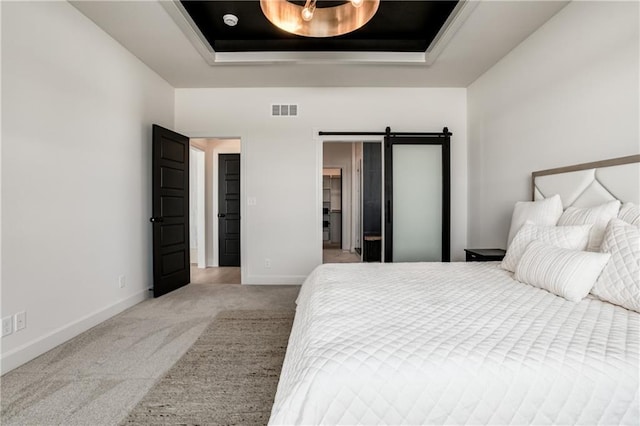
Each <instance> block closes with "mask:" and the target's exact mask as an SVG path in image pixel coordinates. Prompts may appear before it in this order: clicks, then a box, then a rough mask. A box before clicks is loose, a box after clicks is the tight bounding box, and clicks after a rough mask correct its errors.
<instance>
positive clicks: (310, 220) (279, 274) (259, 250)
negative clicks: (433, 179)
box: [175, 88, 467, 284]
mask: <svg viewBox="0 0 640 426" xmlns="http://www.w3.org/2000/svg"><path fill="white" fill-rule="evenodd" d="M273 103H284V104H288V103H296V104H299V116H298V117H295V118H292V117H271V116H270V111H271V104H273ZM466 111H467V105H466V89H455V88H435V89H425V88H414V89H406V88H242V89H176V109H175V113H176V130H177V131H178V132H180V133H183V134H186V135H188V136H190V137H213V136H219V137H240V138H241V139H242V167H243V170H244V173H243V189H244V194H245V195H244V198H245V200H246V199H247V197H255V199H256V205H255V206H247V205H246V202H245V203H244V205H243V209H244V210H243V215H242V219H243V236H244V238H243V241H242V242H243V265H244V268H246V270H244V275H243V282H244V283H247V284H249V283H258V284H269V283H281V284H285V283H300V282H302V280H303V279H304V278H305V277H306V276H307V274H309V272H310V271H311V270H312V269H313V268H314V267H316V266H317V265H319V264H320V263H321V261H322V232H321V228H320V227H319V225H318V224H319V223H320V220H321V215H320V213H321V211H320V207H321V206H320V204H319V200H320V199H321V198H320V197H321V192H320V168H321V166H322V146H321V140H319V139H317V138H316V137H315V136H314V135H317V133H315V132H317V131H318V130H334V131H340V130H342V131H384V129H385V127H386V126H391V128H392V129H393V130H396V131H440V130H442V127H443V126H448V127H449V128H450V129H451V131H452V132H453V133H454V135H453V137H452V142H451V144H452V188H451V191H452V211H453V213H452V227H451V232H452V255H453V259H457V260H461V259H462V258H463V249H464V247H465V246H466V240H467V235H466V224H467V128H466V123H467V117H466ZM266 258H268V259H270V260H271V267H270V268H268V267H266V266H265V259H266Z"/></svg>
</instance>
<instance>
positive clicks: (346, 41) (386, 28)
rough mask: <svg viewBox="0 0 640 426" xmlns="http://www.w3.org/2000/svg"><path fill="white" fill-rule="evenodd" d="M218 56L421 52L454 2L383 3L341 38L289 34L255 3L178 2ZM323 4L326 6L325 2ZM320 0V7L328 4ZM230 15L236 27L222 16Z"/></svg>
mask: <svg viewBox="0 0 640 426" xmlns="http://www.w3.org/2000/svg"><path fill="white" fill-rule="evenodd" d="M181 3H182V5H183V6H184V8H185V9H186V11H187V12H188V13H189V15H190V16H191V18H192V19H193V21H194V22H195V23H196V25H197V26H198V28H199V29H200V31H201V32H202V34H203V35H204V36H205V38H206V39H207V41H208V42H209V44H210V45H211V46H212V47H213V49H214V50H215V51H216V52H299V51H303V52H304V51H309V52H322V51H324V52H424V51H426V50H427V47H429V45H430V44H431V42H432V41H433V39H434V38H435V36H436V35H437V34H438V31H440V28H441V27H442V26H443V25H444V23H445V22H446V20H447V18H448V17H449V15H450V14H451V12H452V11H453V9H454V8H455V6H456V4H457V3H458V0H433V1H412V0H409V1H401V0H387V1H385V0H381V2H380V7H379V8H378V12H377V13H376V14H375V16H374V17H373V18H372V19H371V21H369V22H368V23H367V24H366V25H365V26H364V27H362V28H360V29H358V30H356V31H354V32H352V33H349V34H345V35H343V36H339V37H331V38H309V37H301V36H297V35H294V34H289V33H287V32H285V31H282V30H281V29H279V28H277V27H276V26H275V25H273V24H272V23H271V22H269V20H267V18H266V17H265V16H264V15H263V13H262V9H261V8H260V1H259V0H251V1H249V0H240V1H225V0H221V1H218V0H210V1H202V0H195V1H192V0H181ZM323 3H324V4H323ZM327 3H335V1H333V2H323V1H318V7H323V6H327ZM227 13H231V14H234V15H236V16H237V17H238V25H236V26H235V27H229V26H227V25H225V24H224V22H223V21H222V16H223V15H225V14H227Z"/></svg>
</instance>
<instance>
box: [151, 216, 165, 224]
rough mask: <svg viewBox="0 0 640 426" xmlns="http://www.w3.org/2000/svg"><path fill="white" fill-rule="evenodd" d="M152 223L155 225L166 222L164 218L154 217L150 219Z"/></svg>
mask: <svg viewBox="0 0 640 426" xmlns="http://www.w3.org/2000/svg"><path fill="white" fill-rule="evenodd" d="M149 221H150V222H153V223H161V222H164V218H163V217H152V218H150V219H149Z"/></svg>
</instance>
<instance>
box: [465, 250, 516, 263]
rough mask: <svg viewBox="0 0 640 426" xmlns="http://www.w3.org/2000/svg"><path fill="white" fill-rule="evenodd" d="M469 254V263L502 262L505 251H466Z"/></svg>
mask: <svg viewBox="0 0 640 426" xmlns="http://www.w3.org/2000/svg"><path fill="white" fill-rule="evenodd" d="M464 251H465V252H466V253H467V262H491V261H496V260H502V258H504V254H505V253H506V251H505V250H502V249H464Z"/></svg>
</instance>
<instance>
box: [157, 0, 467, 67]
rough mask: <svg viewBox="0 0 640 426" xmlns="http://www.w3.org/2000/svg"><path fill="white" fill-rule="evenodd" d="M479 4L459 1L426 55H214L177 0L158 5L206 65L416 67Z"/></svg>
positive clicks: (429, 60) (436, 53) (436, 52)
mask: <svg viewBox="0 0 640 426" xmlns="http://www.w3.org/2000/svg"><path fill="white" fill-rule="evenodd" d="M478 3H479V1H475V0H461V1H460V2H459V3H458V4H457V5H456V7H455V8H454V9H453V11H452V12H451V14H450V15H449V17H448V18H447V20H446V21H445V23H444V25H443V26H442V28H441V29H440V31H439V32H438V34H437V35H436V37H435V38H434V39H433V41H432V42H431V44H430V45H429V47H428V48H427V50H426V51H425V52H216V51H215V50H214V49H213V47H212V46H211V45H210V44H209V42H208V41H207V39H206V38H205V37H204V35H203V34H202V32H201V31H200V29H199V28H198V26H197V25H196V24H195V22H194V21H193V19H191V16H190V15H189V13H188V12H187V11H186V9H185V8H184V6H182V4H181V3H180V1H179V0H169V1H161V2H160V4H161V5H162V7H163V8H164V9H165V10H166V11H167V13H168V14H169V16H170V17H171V18H172V19H173V21H174V22H175V23H176V25H178V27H179V28H180V30H181V31H182V32H183V33H184V35H185V36H186V37H187V39H189V41H190V42H191V44H192V45H193V46H194V47H195V48H196V50H197V51H198V53H200V55H201V56H202V58H203V59H204V60H205V62H207V63H208V64H209V65H211V66H214V65H224V64H245V65H247V64H252V63H254V64H274V63H305V64H314V63H317V64H349V63H351V64H409V65H411V64H415V65H431V64H433V63H434V62H435V60H436V59H437V58H438V56H439V55H440V53H442V51H443V50H444V48H445V47H446V45H447V44H448V43H449V41H450V40H451V39H452V38H453V36H454V34H455V33H456V32H457V31H458V29H459V28H460V27H461V26H462V24H464V22H465V21H466V20H467V18H468V17H469V16H470V15H471V12H473V10H474V9H475V8H476V7H477V6H478Z"/></svg>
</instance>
